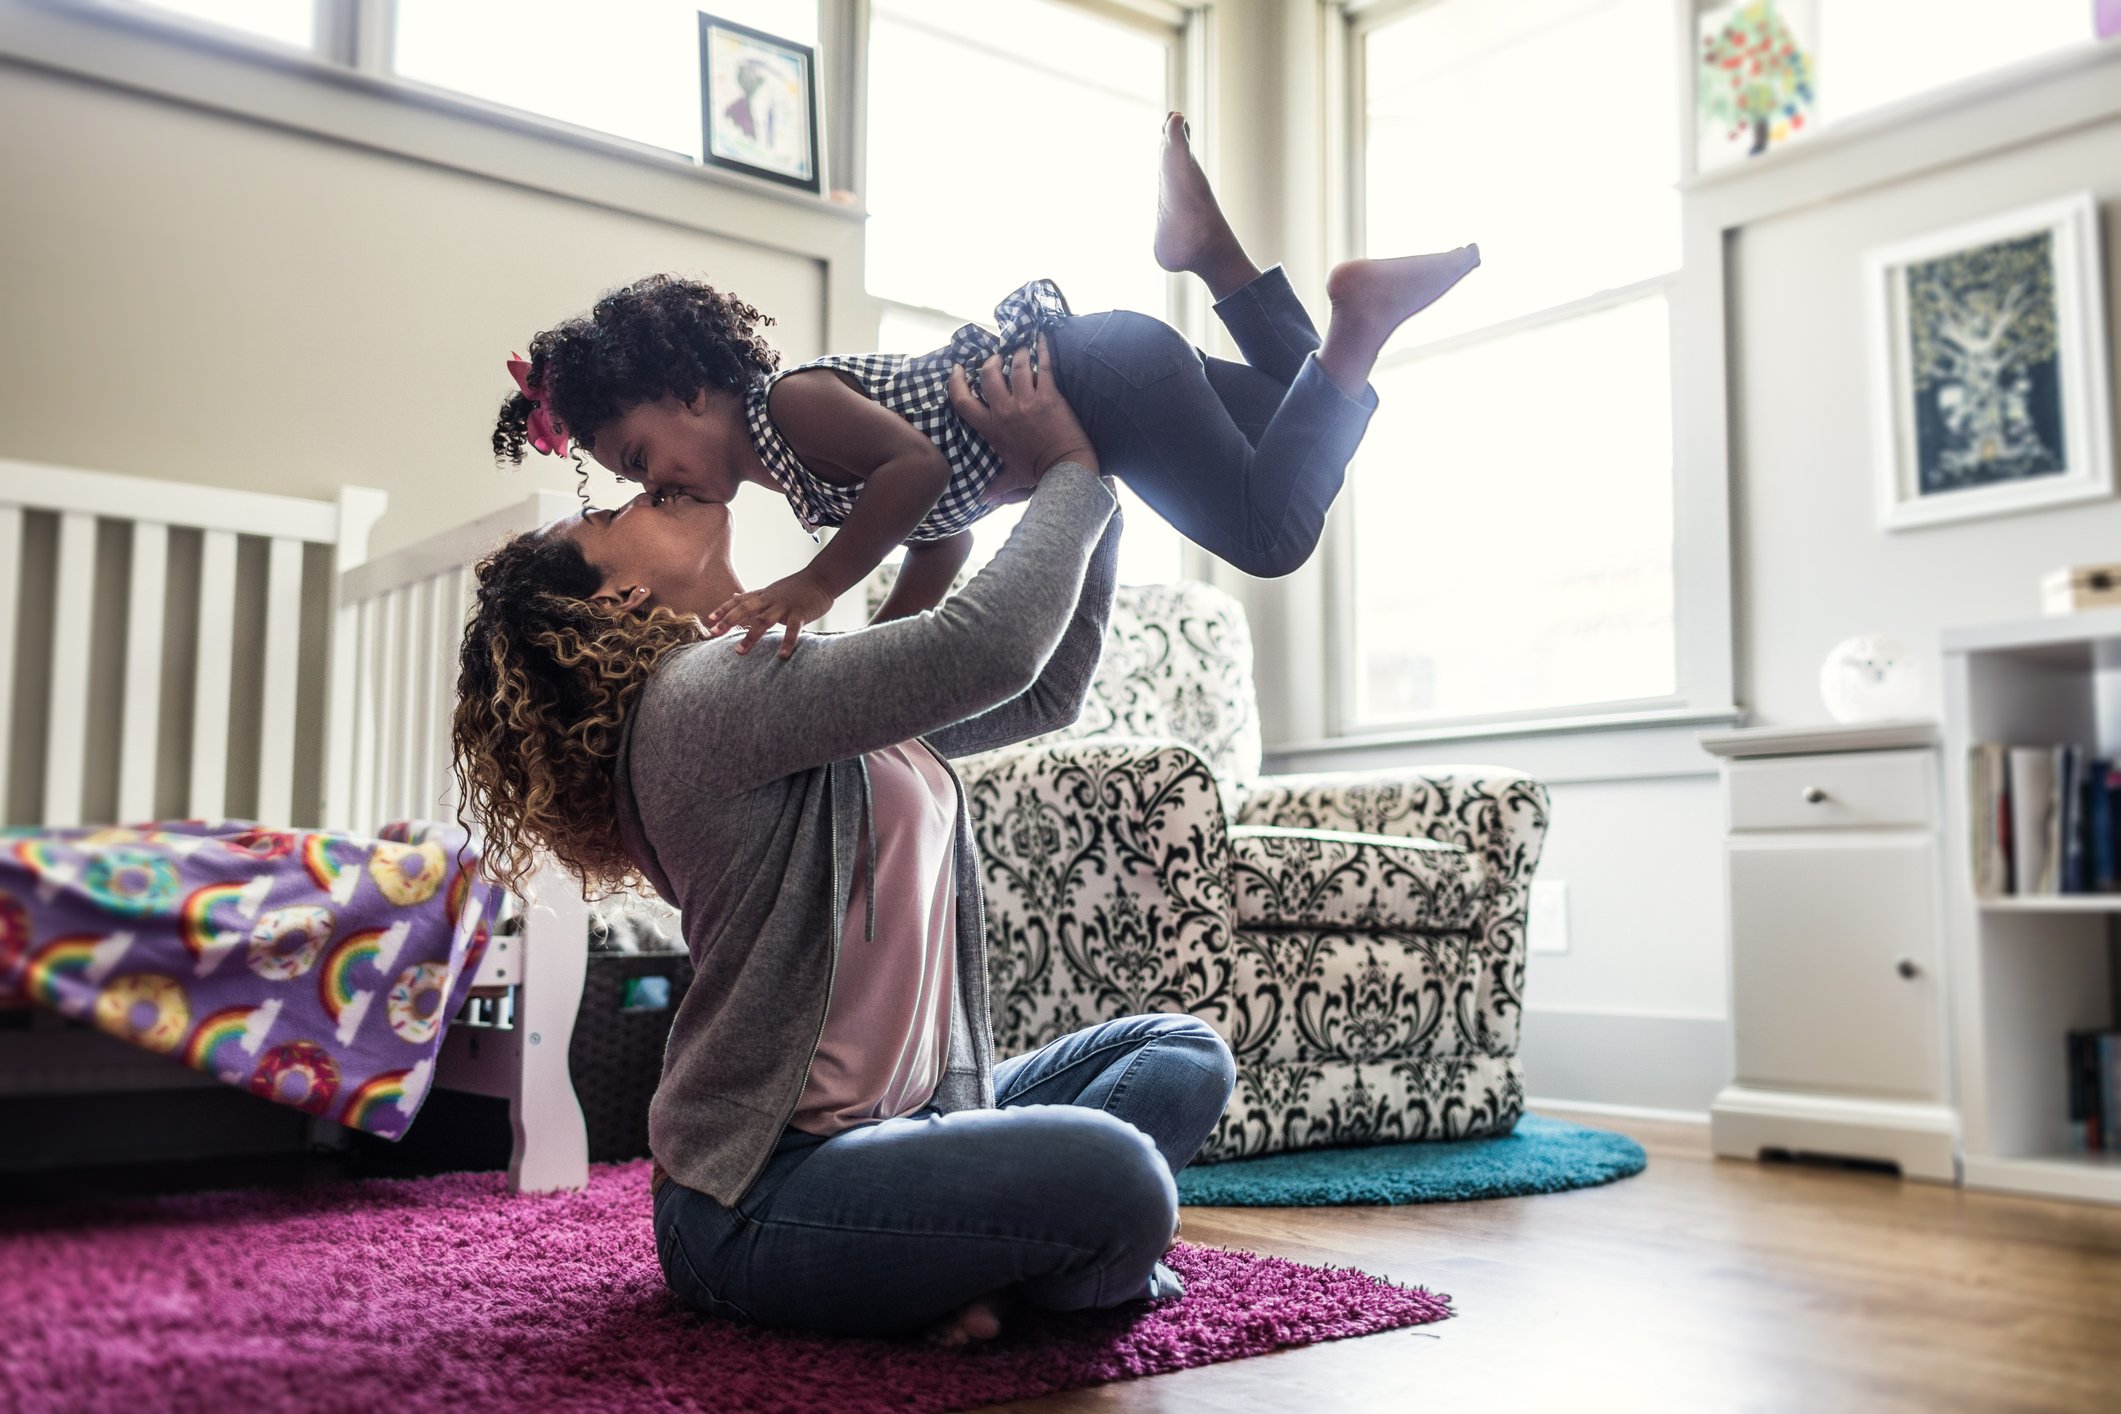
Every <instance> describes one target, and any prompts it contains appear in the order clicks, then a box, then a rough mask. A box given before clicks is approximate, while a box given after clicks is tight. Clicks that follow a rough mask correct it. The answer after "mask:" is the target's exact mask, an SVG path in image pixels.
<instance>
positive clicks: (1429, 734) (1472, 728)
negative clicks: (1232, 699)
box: [1267, 707, 1745, 756]
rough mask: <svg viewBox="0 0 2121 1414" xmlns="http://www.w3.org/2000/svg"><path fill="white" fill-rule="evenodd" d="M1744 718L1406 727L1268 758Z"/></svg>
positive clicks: (1276, 749)
mask: <svg viewBox="0 0 2121 1414" xmlns="http://www.w3.org/2000/svg"><path fill="white" fill-rule="evenodd" d="M1744 717H1745V709H1744V708H1742V707H1716V708H1706V709H1704V708H1697V707H1670V708H1662V709H1659V710H1657V711H1651V712H1605V713H1597V714H1589V713H1587V714H1585V715H1582V716H1577V717H1536V718H1528V719H1523V720H1518V721H1495V722H1475V723H1467V722H1458V723H1453V724H1451V725H1449V726H1440V727H1405V728H1400V729H1397V730H1393V731H1381V732H1368V733H1359V734H1358V733H1352V732H1351V733H1349V734H1347V735H1345V736H1328V737H1317V738H1314V739H1313V740H1310V741H1290V742H1276V743H1273V744H1271V745H1269V746H1268V747H1267V752H1268V753H1269V754H1270V755H1281V756H1295V755H1299V754H1301V755H1316V754H1319V753H1324V752H1334V751H1368V750H1373V749H1375V748H1377V747H1380V746H1412V745H1424V746H1425V745H1428V744H1430V743H1433V742H1444V741H1486V740H1489V739H1491V738H1494V737H1510V736H1558V735H1561V734H1564V733H1575V732H1605V731H1628V730H1632V729H1635V728H1639V727H1688V726H1714V725H1719V724H1722V723H1727V722H1737V721H1741V720H1743V719H1744Z"/></svg>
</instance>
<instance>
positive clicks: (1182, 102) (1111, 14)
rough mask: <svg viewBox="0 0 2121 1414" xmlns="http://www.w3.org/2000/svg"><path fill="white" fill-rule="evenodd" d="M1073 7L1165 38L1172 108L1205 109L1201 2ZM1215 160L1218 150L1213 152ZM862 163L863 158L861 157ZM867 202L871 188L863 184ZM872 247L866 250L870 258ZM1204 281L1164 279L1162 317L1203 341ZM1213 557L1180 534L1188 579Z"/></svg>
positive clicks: (883, 300)
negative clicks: (869, 253) (1183, 4)
mask: <svg viewBox="0 0 2121 1414" xmlns="http://www.w3.org/2000/svg"><path fill="white" fill-rule="evenodd" d="M1052 3H1055V4H1060V5H1064V6H1066V7H1068V8H1070V9H1074V10H1081V11H1084V12H1085V13H1088V14H1092V15H1096V16H1098V17H1099V18H1101V19H1105V20H1110V21H1112V22H1114V23H1117V24H1122V25H1125V26H1127V27H1129V28H1131V29H1135V30H1139V31H1141V32H1143V33H1145V34H1149V35H1152V36H1155V37H1158V38H1161V39H1163V40H1164V41H1165V42H1166V45H1167V48H1166V53H1165V61H1164V91H1165V92H1166V93H1167V94H1168V95H1170V97H1171V99H1172V106H1173V107H1175V108H1180V109H1183V110H1184V111H1186V112H1191V113H1197V112H1200V111H1203V110H1204V108H1205V106H1206V105H1205V102H1204V98H1205V94H1206V73H1205V68H1206V65H1205V62H1204V61H1205V46H1206V35H1205V32H1204V19H1205V13H1204V11H1203V9H1202V8H1201V7H1200V6H1198V5H1191V6H1180V5H1175V4H1167V3H1164V2H1163V0H1052ZM862 9H863V11H864V15H863V18H864V21H865V23H864V25H863V48H862V58H863V61H864V74H863V78H862V80H861V84H862V97H863V101H864V103H866V102H867V100H868V81H867V72H866V70H867V59H868V33H867V31H868V24H867V23H866V21H868V20H869V18H870V15H871V13H872V12H870V10H869V6H868V4H867V3H866V0H863V5H862ZM860 127H861V139H860V140H861V142H862V144H863V147H864V148H866V147H867V144H868V114H867V112H866V110H865V111H864V112H863V114H862V115H861V124H860ZM1211 158H1212V154H1211ZM856 160H857V161H860V160H861V158H860V157H859V156H857V158H856ZM862 196H863V200H864V202H866V201H867V199H868V190H867V188H866V187H865V188H863V191H862ZM866 256H867V251H866V247H865V250H864V258H865V260H866ZM863 278H864V288H865V289H866V288H867V283H866V282H867V272H866V270H865V271H864V275H863ZM1198 285H1199V282H1198V281H1190V280H1188V279H1186V277H1184V276H1183V275H1170V276H1167V277H1166V278H1165V281H1164V311H1163V314H1162V317H1163V318H1164V319H1165V320H1166V321H1168V322H1169V323H1170V324H1171V325H1172V326H1173V327H1174V328H1176V329H1178V330H1179V331H1180V332H1181V333H1183V334H1184V335H1185V336H1186V337H1187V338H1188V339H1190V340H1192V341H1193V342H1194V343H1196V344H1198V343H1200V342H1201V337H1202V328H1201V326H1202V324H1203V323H1204V319H1205V314H1206V310H1207V302H1206V298H1205V292H1203V291H1201V290H1200V289H1198ZM869 299H870V300H871V302H872V303H874V304H875V306H876V309H877V314H878V321H879V323H881V322H882V319H883V317H884V315H885V314H886V313H887V312H890V311H896V312H898V313H901V314H905V315H907V316H910V317H913V318H919V319H931V320H938V321H944V322H947V323H949V324H950V325H951V326H952V327H953V328H955V327H958V326H961V325H965V324H985V323H987V322H988V321H989V320H990V319H992V317H993V311H992V310H989V309H982V310H972V311H963V312H960V311H953V310H947V309H938V308H936V307H935V306H933V305H925V304H911V303H908V302H907V301H904V300H895V299H891V298H888V297H887V296H884V295H879V294H874V293H871V294H870V295H869ZM1211 563H1212V557H1211V556H1210V555H1209V554H1208V552H1207V551H1205V550H1203V549H1201V548H1200V546H1198V545H1195V544H1194V543H1193V542H1192V541H1191V540H1188V539H1186V538H1185V537H1184V536H1180V537H1179V562H1178V574H1179V577H1180V578H1182V579H1207V578H1209V577H1210V574H1211V570H1210V566H1211Z"/></svg>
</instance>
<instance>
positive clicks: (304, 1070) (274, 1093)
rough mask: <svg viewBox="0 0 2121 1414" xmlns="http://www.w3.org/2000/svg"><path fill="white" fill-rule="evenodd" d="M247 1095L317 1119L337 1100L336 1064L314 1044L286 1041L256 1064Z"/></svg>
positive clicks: (327, 1052)
mask: <svg viewBox="0 0 2121 1414" xmlns="http://www.w3.org/2000/svg"><path fill="white" fill-rule="evenodd" d="M250 1092H251V1093H252V1094H253V1095H259V1096H263V1097H264V1098H265V1099H268V1100H275V1101H278V1102H279V1103H280V1104H283V1105H293V1106H294V1107H295V1108H296V1109H298V1110H305V1111H307V1112H308V1113H310V1114H313V1115H320V1114H323V1113H324V1112H325V1111H326V1110H328V1109H330V1108H331V1102H332V1101H333V1100H334V1099H335V1098H337V1096H338V1093H339V1063H338V1062H337V1061H335V1060H333V1059H332V1058H331V1052H330V1051H327V1050H325V1049H324V1048H323V1047H322V1046H320V1045H318V1044H317V1043H316V1042H315V1041H289V1042H288V1043H287V1044H286V1045H284V1046H274V1047H273V1048H272V1049H271V1050H269V1051H267V1052H266V1053H265V1058H264V1059H263V1060H261V1061H259V1062H258V1068H257V1069H256V1070H254V1071H252V1072H251V1073H250Z"/></svg>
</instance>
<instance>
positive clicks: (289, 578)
mask: <svg viewBox="0 0 2121 1414" xmlns="http://www.w3.org/2000/svg"><path fill="white" fill-rule="evenodd" d="M301 651H302V542H301V541H299V540H294V539H290V538H287V537H285V536H275V537H274V538H273V541H272V545H271V547H270V548H269V549H268V551H267V552H266V560H265V701H264V703H263V704H262V706H261V708H260V720H259V723H258V727H259V730H258V819H259V821H260V822H261V823H263V824H266V825H274V826H280V825H289V824H292V823H293V822H294V821H293V817H294V813H295V679H296V676H297V674H298V673H299V672H300V670H301Z"/></svg>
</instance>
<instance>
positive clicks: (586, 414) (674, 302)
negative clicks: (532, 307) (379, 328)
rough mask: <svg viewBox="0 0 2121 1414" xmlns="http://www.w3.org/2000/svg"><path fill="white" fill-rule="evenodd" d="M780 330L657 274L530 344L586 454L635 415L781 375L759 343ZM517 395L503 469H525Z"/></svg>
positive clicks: (508, 415)
mask: <svg viewBox="0 0 2121 1414" xmlns="http://www.w3.org/2000/svg"><path fill="white" fill-rule="evenodd" d="M771 323H773V320H772V319H771V318H769V317H768V316H766V315H763V314H761V313H759V312H758V310H756V309H754V308H753V307H752V306H750V305H748V304H746V303H745V302H744V301H742V300H740V299H738V298H737V297H736V296H734V295H731V294H725V293H724V292H723V291H721V290H717V289H716V288H714V286H712V285H709V284H707V283H705V282H704V281H700V280H687V279H683V278H681V277H679V276H676V275H650V276H648V277H646V278H645V279H640V280H636V281H634V282H633V283H632V284H630V285H628V286H626V287H625V288H624V289H618V290H613V291H612V292H611V293H609V294H607V295H605V296H604V297H603V298H602V299H599V300H598V301H597V302H596V305H595V307H594V308H592V309H591V310H590V311H589V313H588V314H587V315H586V316H584V317H581V318H577V319H570V320H568V321H567V322H566V323H564V324H561V325H559V326H558V327H557V328H553V329H547V330H545V331H544V332H543V333H541V334H538V335H535V336H534V337H533V338H532V339H531V341H530V385H531V386H532V387H533V388H538V389H541V390H542V391H543V392H544V395H545V410H546V412H547V413H549V414H550V415H551V416H552V417H554V418H556V419H557V420H558V421H559V423H560V425H561V426H562V427H564V428H566V429H567V435H568V436H570V437H572V438H573V439H574V440H575V441H576V442H577V443H579V444H580V445H581V446H582V447H583V449H584V450H588V449H591V448H594V447H595V446H596V441H597V429H598V428H600V427H603V426H604V425H605V424H606V423H608V422H610V421H611V420H612V419H613V418H615V417H617V416H619V415H620V414H622V413H624V412H625V411H626V410H627V409H628V408H630V407H634V406H636V405H638V404H640V403H652V402H654V401H656V400H657V399H658V398H662V397H665V396H668V397H673V398H677V399H679V400H680V401H687V402H689V401H690V400H691V399H692V398H693V397H694V396H695V395H697V394H698V393H699V392H700V390H701V389H703V388H721V389H726V390H728V391H730V392H742V391H743V390H745V389H747V388H749V387H751V386H752V385H753V384H754V383H758V382H761V381H763V380H764V379H765V378H766V376H767V375H768V374H770V373H772V372H773V371H774V370H775V369H776V368H778V367H779V366H780V355H779V354H777V353H775V352H774V351H773V348H772V346H771V345H769V344H768V343H767V342H766V340H765V339H764V338H763V337H761V336H760V334H759V329H760V328H761V327H762V326H764V325H768V324H771ZM536 406H537V404H535V403H533V402H531V400H530V399H529V398H527V397H525V396H524V395H523V394H522V393H521V392H514V393H510V394H509V395H508V397H507V398H506V400H504V401H503V402H502V404H501V413H500V416H499V417H498V418H497V419H496V420H495V422H494V428H493V455H494V460H496V461H502V460H506V461H509V462H515V463H520V462H521V461H522V460H523V449H524V446H525V445H526V442H527V428H528V424H529V420H530V413H531V410H532V409H533V408H534V407H536Z"/></svg>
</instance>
